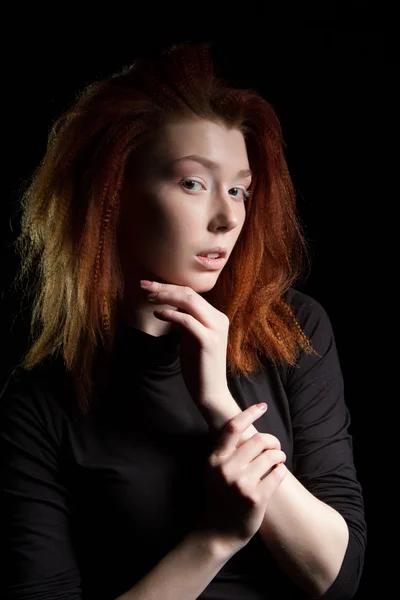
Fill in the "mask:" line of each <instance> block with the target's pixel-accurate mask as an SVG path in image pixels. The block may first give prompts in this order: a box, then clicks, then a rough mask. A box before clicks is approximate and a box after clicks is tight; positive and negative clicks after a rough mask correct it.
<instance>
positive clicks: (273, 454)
mask: <svg viewBox="0 0 400 600" xmlns="http://www.w3.org/2000/svg"><path fill="white" fill-rule="evenodd" d="M264 454H266V456H267V458H268V460H270V461H271V462H272V463H278V462H282V461H285V460H286V454H285V453H284V452H282V450H266V451H265V452H264Z"/></svg>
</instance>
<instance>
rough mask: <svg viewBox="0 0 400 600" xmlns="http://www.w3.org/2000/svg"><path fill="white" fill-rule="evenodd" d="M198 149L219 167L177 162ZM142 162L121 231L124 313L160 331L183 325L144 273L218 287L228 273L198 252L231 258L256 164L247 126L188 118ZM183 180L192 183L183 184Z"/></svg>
mask: <svg viewBox="0 0 400 600" xmlns="http://www.w3.org/2000/svg"><path fill="white" fill-rule="evenodd" d="M190 155H198V156H201V157H206V158H208V159H209V160H212V161H213V162H215V164H216V165H217V167H218V170H213V169H210V168H207V167H205V166H204V165H202V164H201V163H199V162H196V161H194V160H179V161H178V162H176V163H175V164H171V163H172V161H174V160H176V159H180V158H182V157H185V156H190ZM135 160H136V161H137V159H136V158H135ZM135 167H136V169H137V173H139V176H135V172H133V170H132V172H130V173H129V180H128V181H127V182H126V185H125V187H124V193H123V197H122V205H123V212H122V215H121V225H122V227H121V230H120V231H119V247H120V256H121V262H122V267H123V271H124V278H125V286H126V289H125V298H124V313H123V319H124V321H125V322H126V323H128V324H130V325H132V326H135V327H137V328H138V329H141V330H142V331H144V332H146V333H149V334H150V335H154V336H160V335H164V334H166V333H168V332H169V331H173V330H174V329H176V326H175V325H174V324H173V323H168V322H163V321H160V320H159V319H157V318H156V317H155V316H154V314H153V310H154V307H152V306H151V305H149V303H148V302H147V300H146V297H147V294H146V293H145V292H144V291H143V290H141V289H140V287H139V281H140V279H148V280H150V281H152V280H156V281H159V282H165V283H173V284H177V285H182V286H184V285H187V286H189V287H191V288H192V289H193V290H194V291H195V292H198V293H199V294H202V293H205V292H208V291H209V290H211V289H212V288H213V287H214V285H215V283H216V281H217V279H218V276H219V274H220V272H221V271H207V270H205V269H204V268H202V267H201V265H199V264H198V263H197V261H196V260H195V256H196V254H198V253H199V252H200V251H202V250H203V249H207V248H211V247H213V246H225V247H226V248H227V260H229V256H230V254H231V252H232V250H233V248H234V246H235V244H236V242H237V239H238V237H239V235H240V232H241V230H242V228H243V225H244V221H245V218H246V208H245V202H244V200H243V191H244V190H246V188H248V187H249V185H250V183H251V176H250V175H248V176H246V177H243V176H238V173H239V171H241V170H243V169H249V168H250V166H249V162H248V157H247V151H246V145H245V142H244V138H243V135H242V134H241V132H240V131H238V130H236V129H232V130H229V129H226V128H225V127H224V126H222V125H217V124H216V123H212V122H210V121H181V122H174V123H169V124H168V125H166V126H165V127H164V128H163V129H162V131H161V132H160V133H158V135H157V136H156V138H155V139H154V141H153V140H152V143H151V145H150V147H149V150H148V151H147V152H142V151H141V152H140V163H139V162H136V163H135ZM183 179H187V180H190V182H189V181H186V182H185V184H183V183H181V182H182V180H183ZM194 182H196V183H194ZM157 308H168V309H171V310H177V309H176V307H173V306H169V305H159V306H157Z"/></svg>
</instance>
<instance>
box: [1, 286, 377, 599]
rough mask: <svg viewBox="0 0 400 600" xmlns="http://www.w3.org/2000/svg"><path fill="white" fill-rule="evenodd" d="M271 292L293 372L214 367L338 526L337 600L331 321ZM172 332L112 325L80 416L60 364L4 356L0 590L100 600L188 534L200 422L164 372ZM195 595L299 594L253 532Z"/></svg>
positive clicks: (174, 362)
mask: <svg viewBox="0 0 400 600" xmlns="http://www.w3.org/2000/svg"><path fill="white" fill-rule="evenodd" d="M287 300H288V302H289V303H290V304H291V306H292V308H293V310H294V312H295V314H296V317H297V319H298V322H299V324H300V325H301V327H302V328H303V330H304V332H305V333H306V335H308V337H309V338H310V339H311V341H312V343H313V346H314V348H315V349H316V350H317V352H318V353H319V354H320V356H315V355H306V354H305V353H302V354H301V355H300V357H299V359H298V362H297V364H296V366H295V367H275V366H272V363H270V362H269V361H268V359H267V358H266V357H264V360H263V365H264V366H263V369H262V370H261V371H260V372H258V373H255V374H252V375H251V376H250V377H249V378H244V377H239V376H233V375H231V374H229V373H228V385H229V389H230V392H231V394H232V396H233V398H234V399H235V400H236V402H237V403H238V405H239V406H240V407H241V408H242V410H244V409H245V408H247V407H249V406H250V405H252V404H256V403H258V402H262V401H266V402H267V404H268V410H267V411H266V413H264V414H263V415H262V416H261V417H260V418H259V419H258V420H257V421H256V423H255V426H256V428H257V429H258V431H261V432H265V433H272V434H273V435H274V436H276V437H277V438H278V439H279V440H280V442H281V446H282V450H283V451H284V452H285V453H286V456H287V459H286V463H285V464H286V466H287V467H288V469H289V470H290V471H291V472H292V473H293V474H294V475H295V477H296V478H297V479H298V480H299V481H300V482H301V483H302V484H303V485H304V486H305V487H306V488H307V489H308V490H309V491H310V492H311V493H312V494H314V495H315V496H316V497H317V498H319V499H320V500H321V501H323V502H325V503H326V504H328V505H330V506H332V507H333V508H334V509H335V510H337V511H338V512H339V513H340V514H341V515H342V516H343V518H344V519H345V520H346V523H347V525H348V528H349V542H348V546H347V550H346V554H345V556H344V560H343V563H342V566H341V570H340V572H339V574H338V576H337V578H336V580H335V581H334V582H333V584H332V585H331V587H330V588H329V590H328V591H327V592H326V593H325V594H324V596H323V599H324V600H336V599H337V600H339V599H340V600H343V599H345V598H351V597H352V596H353V595H354V593H355V591H356V589H357V587H358V584H359V580H360V576H361V573H362V568H363V562H364V553H365V547H366V522H365V514H364V503H363V495H362V488H361V485H360V483H359V481H358V478H357V473H356V469H355V465H354V457H353V450H352V436H351V434H350V433H349V425H350V413H349V410H348V408H347V405H346V404H345V400H344V393H343V377H342V373H341V368H340V363H339V358H338V354H337V349H336V345H335V339H334V334H333V331H332V326H331V322H330V320H329V317H328V315H327V313H326V311H325V310H324V308H323V307H322V306H321V305H320V304H319V303H318V302H317V301H316V300H314V299H313V298H311V297H310V296H308V295H306V294H304V293H302V292H300V291H297V290H295V289H294V288H290V290H289V292H288V295H287ZM180 338H181V332H180V331H175V332H171V333H168V334H166V335H163V336H160V337H154V336H152V335H149V334H147V333H145V332H143V331H141V330H139V329H136V328H133V327H128V326H126V325H125V326H120V328H119V330H118V333H117V337H116V344H115V352H114V354H113V367H112V371H111V372H112V376H111V379H110V382H111V384H110V385H109V386H108V387H107V389H106V390H104V393H103V394H102V395H101V396H102V399H101V401H98V402H95V404H94V405H93V408H92V411H91V412H90V414H89V415H88V416H86V417H84V416H83V415H82V414H81V413H79V411H78V410H77V406H76V402H75V398H74V391H73V388H72V386H71V382H70V378H69V375H68V374H67V372H66V370H65V369H64V367H63V363H62V362H61V361H60V360H56V361H49V362H48V361H45V362H43V363H42V364H41V365H40V366H38V367H36V368H35V369H33V370H32V371H29V372H28V371H26V370H24V369H23V368H22V367H21V366H20V365H18V366H17V367H15V368H14V370H13V371H12V373H11V374H10V376H9V378H8V380H7V382H6V384H5V386H4V388H3V390H2V393H1V395H0V443H1V445H0V451H1V456H0V466H1V472H0V476H1V480H0V497H1V509H0V527H1V530H0V547H1V551H2V563H1V564H2V570H1V574H0V596H1V597H2V598H5V599H10V600H11V599H12V600H28V599H29V600H44V599H46V600H47V599H49V600H115V598H116V597H117V596H119V595H121V594H123V593H124V592H126V591H127V590H128V589H129V588H130V587H132V586H133V585H134V584H135V583H136V582H137V581H139V580H140V579H141V578H142V577H143V576H144V575H145V574H146V573H147V572H148V571H149V570H151V569H152V568H153V567H154V566H155V565H156V564H157V563H158V562H159V561H160V560H161V558H162V557H163V556H164V555H165V554H166V553H167V552H169V550H171V549H172V548H173V547H174V546H175V545H176V544H177V543H179V540H180V539H181V538H182V537H183V536H184V535H185V533H187V532H189V531H190V530H191V528H192V527H193V524H194V523H195V522H196V521H197V518H198V516H199V514H200V512H201V510H202V498H203V477H202V473H203V469H204V466H205V460H206V458H207V457H208V455H209V454H210V453H211V451H212V446H211V443H210V440H211V438H212V436H210V432H209V426H208V424H207V423H206V421H205V419H204V418H203V416H202V415H201V413H200V411H199V409H198V408H197V406H196V405H195V403H194V402H193V400H192V398H191V396H190V395H189V393H188V391H187V389H186V386H185V383H184V380H183V377H182V374H181V370H180V356H179V351H180ZM199 598H200V599H201V600H228V599H229V600H278V599H280V600H281V599H282V598H284V599H285V600H290V599H301V598H307V596H306V595H305V594H304V592H302V591H301V590H300V588H299V587H298V586H297V585H296V584H294V583H293V582H292V581H291V580H290V579H289V578H288V577H287V576H286V575H285V574H284V573H283V571H282V570H281V568H280V567H279V566H278V564H277V563H276V562H275V560H274V559H273V558H272V556H271V555H270V553H269V552H268V550H267V548H266V546H265V544H264V543H263V541H262V539H261V537H260V536H259V534H258V533H256V534H255V535H254V536H253V538H252V539H251V540H250V542H249V543H248V544H247V545H246V546H245V547H244V548H243V549H242V550H240V551H239V552H237V553H236V554H235V555H234V556H233V557H232V558H231V559H230V560H229V561H228V562H227V563H226V564H225V565H224V566H223V567H222V569H221V570H220V571H219V572H218V574H217V575H216V577H215V578H214V579H213V580H212V581H211V582H210V583H209V585H208V586H207V587H206V588H205V589H204V591H203V592H202V594H201V595H200V596H199Z"/></svg>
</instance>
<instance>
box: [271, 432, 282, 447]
mask: <svg viewBox="0 0 400 600" xmlns="http://www.w3.org/2000/svg"><path fill="white" fill-rule="evenodd" d="M268 441H269V442H270V443H271V445H272V446H273V447H274V448H277V449H278V450H281V443H280V441H279V440H278V438H277V437H275V436H274V435H272V434H270V433H269V434H268Z"/></svg>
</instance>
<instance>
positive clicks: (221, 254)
mask: <svg viewBox="0 0 400 600" xmlns="http://www.w3.org/2000/svg"><path fill="white" fill-rule="evenodd" d="M207 254H218V258H225V256H226V249H225V248H222V247H221V246H217V247H216V248H210V249H209V250H202V251H201V252H199V253H198V254H197V256H204V257H207Z"/></svg>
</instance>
